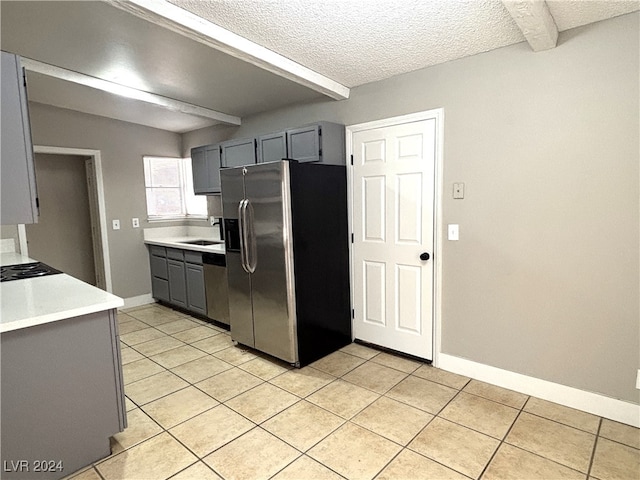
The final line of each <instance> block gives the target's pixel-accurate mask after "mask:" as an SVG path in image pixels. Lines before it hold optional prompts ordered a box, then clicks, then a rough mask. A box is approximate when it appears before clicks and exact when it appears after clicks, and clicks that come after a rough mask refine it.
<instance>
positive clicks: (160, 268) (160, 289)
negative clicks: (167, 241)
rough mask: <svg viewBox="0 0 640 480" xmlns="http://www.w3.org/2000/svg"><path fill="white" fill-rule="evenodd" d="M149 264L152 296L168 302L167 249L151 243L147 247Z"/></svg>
mask: <svg viewBox="0 0 640 480" xmlns="http://www.w3.org/2000/svg"><path fill="white" fill-rule="evenodd" d="M149 262H150V264H151V295H152V296H153V298H156V299H158V300H163V301H165V302H169V301H170V300H171V298H170V296H169V272H168V270H167V251H166V249H165V248H164V247H158V246H155V245H151V246H150V248H149Z"/></svg>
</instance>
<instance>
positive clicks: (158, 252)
mask: <svg viewBox="0 0 640 480" xmlns="http://www.w3.org/2000/svg"><path fill="white" fill-rule="evenodd" d="M149 252H151V255H155V256H157V257H166V256H167V249H166V248H164V247H159V246H158V245H149Z"/></svg>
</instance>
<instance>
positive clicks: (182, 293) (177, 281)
mask: <svg viewBox="0 0 640 480" xmlns="http://www.w3.org/2000/svg"><path fill="white" fill-rule="evenodd" d="M167 267H168V270H169V298H170V302H171V303H173V304H174V305H177V306H179V307H183V308H187V280H186V274H185V268H184V261H180V260H167Z"/></svg>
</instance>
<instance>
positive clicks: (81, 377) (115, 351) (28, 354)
mask: <svg viewBox="0 0 640 480" xmlns="http://www.w3.org/2000/svg"><path fill="white" fill-rule="evenodd" d="M0 341H1V345H0V355H1V361H0V365H1V375H2V404H1V410H2V417H1V419H0V421H1V422H2V429H1V432H2V433H1V437H2V438H1V441H2V466H3V467H2V468H3V470H2V478H6V479H29V480H33V479H36V480H37V479H58V478H62V477H66V476H68V475H69V474H71V473H73V472H75V471H77V470H79V469H80V468H83V467H85V466H87V465H89V464H91V463H93V462H96V461H98V460H100V459H102V458H104V457H107V456H109V455H110V454H111V446H110V444H109V437H111V436H113V435H115V434H116V433H118V432H121V431H123V430H124V429H125V428H126V426H127V414H126V407H125V399H124V382H123V377H122V360H121V354H120V341H119V337H118V322H117V317H116V311H115V309H114V310H106V311H102V312H96V313H91V314H88V315H82V316H79V317H72V318H67V319H64V320H59V321H56V322H51V323H47V324H44V325H36V326H33V327H29V328H23V329H19V330H14V331H10V332H5V333H3V334H2V335H1V336H0Z"/></svg>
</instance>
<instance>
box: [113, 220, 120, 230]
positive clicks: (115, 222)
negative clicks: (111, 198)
mask: <svg viewBox="0 0 640 480" xmlns="http://www.w3.org/2000/svg"><path fill="white" fill-rule="evenodd" d="M113 229H114V230H120V220H113Z"/></svg>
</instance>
